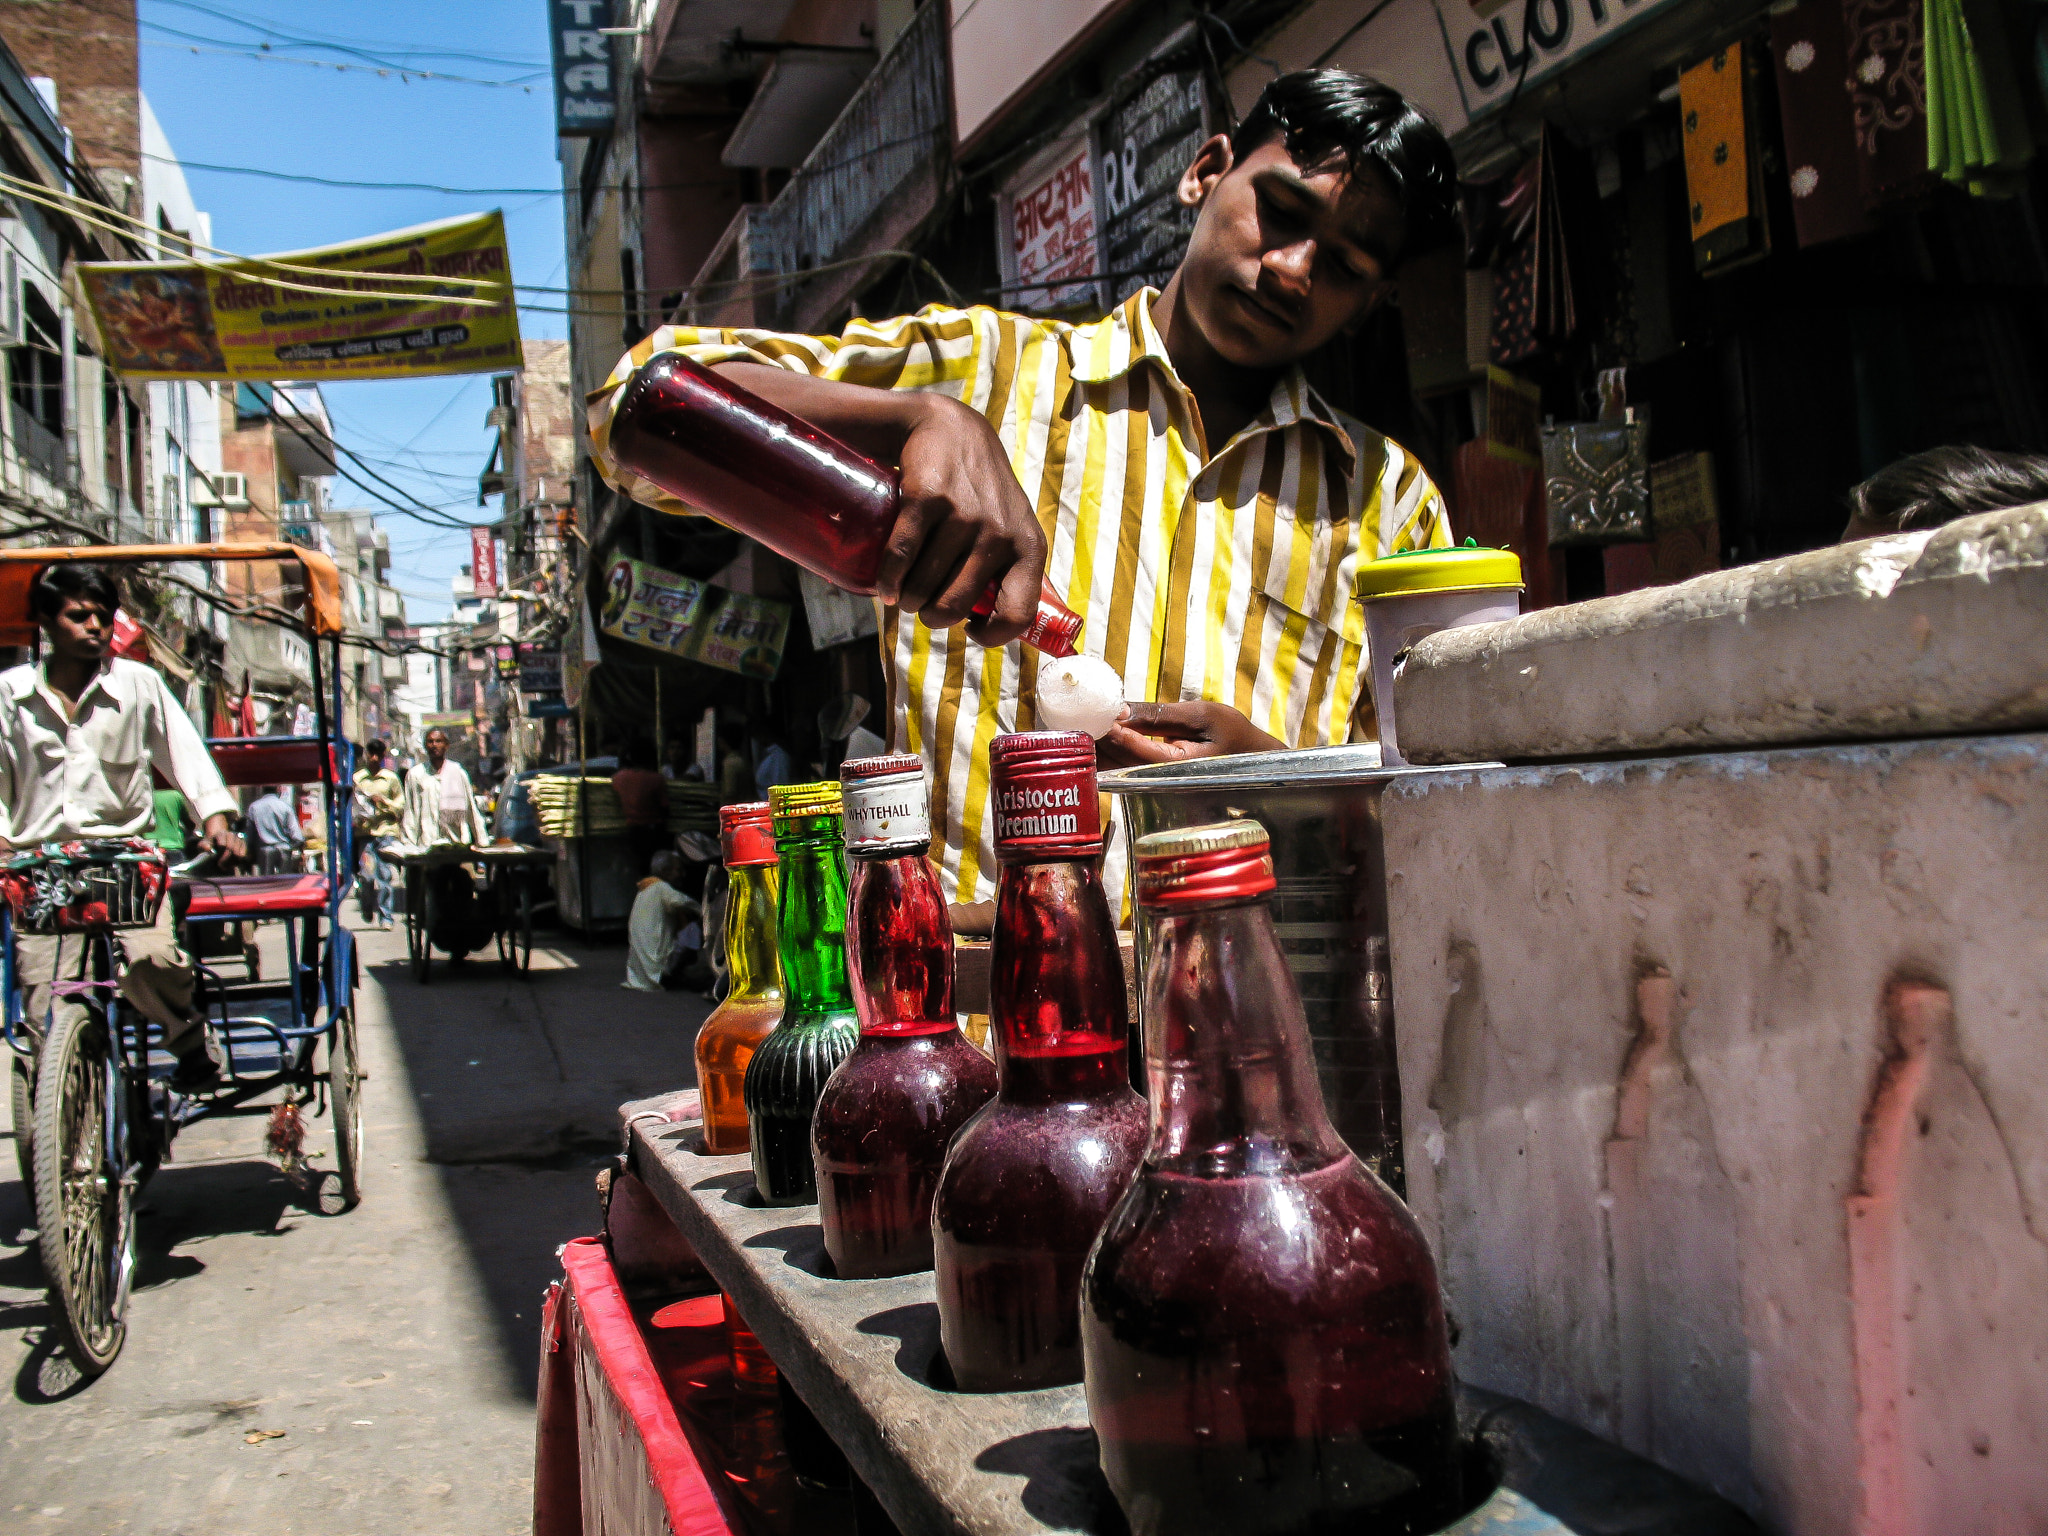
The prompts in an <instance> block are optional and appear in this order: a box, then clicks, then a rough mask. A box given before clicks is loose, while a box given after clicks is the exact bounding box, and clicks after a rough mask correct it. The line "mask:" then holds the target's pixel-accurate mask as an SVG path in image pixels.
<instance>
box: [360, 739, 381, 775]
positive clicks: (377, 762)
mask: <svg viewBox="0 0 2048 1536" xmlns="http://www.w3.org/2000/svg"><path fill="white" fill-rule="evenodd" d="M386 750H387V749H386V748H385V745H384V743H383V741H382V740H381V739H377V740H373V741H371V743H370V744H369V745H368V746H366V747H364V748H363V766H364V767H365V768H367V769H369V770H370V772H372V773H381V772H383V771H384V753H385V751H386Z"/></svg>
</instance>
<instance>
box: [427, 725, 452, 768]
mask: <svg viewBox="0 0 2048 1536" xmlns="http://www.w3.org/2000/svg"><path fill="white" fill-rule="evenodd" d="M421 745H423V746H424V747H425V748H426V749H427V766H428V767H429V768H431V769H433V770H434V772H436V773H439V772H440V771H441V765H442V764H443V763H444V762H446V761H447V760H448V733H447V732H446V731H444V730H442V729H441V727H439V726H438V725H437V726H435V727H434V728H433V729H432V730H431V731H429V732H427V738H426V740H425V741H424V742H422V743H421Z"/></svg>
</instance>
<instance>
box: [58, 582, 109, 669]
mask: <svg viewBox="0 0 2048 1536" xmlns="http://www.w3.org/2000/svg"><path fill="white" fill-rule="evenodd" d="M43 632H44V633H45V634H46V635H48V636H49V638H50V649H51V650H53V651H55V652H56V653H57V654H58V655H59V656H62V657H63V658H65V659H66V660H67V661H91V662H99V661H104V660H106V657H107V647H108V645H110V644H111V643H112V641H113V636H114V616H113V614H112V613H110V612H109V611H108V610H107V607H106V605H105V604H104V603H96V602H94V601H93V600H92V599H91V598H89V597H67V598H65V599H64V601H63V603H62V605H60V606H59V607H58V609H57V611H56V612H55V613H54V614H52V615H51V616H50V617H49V618H47V619H45V620H44V621H43Z"/></svg>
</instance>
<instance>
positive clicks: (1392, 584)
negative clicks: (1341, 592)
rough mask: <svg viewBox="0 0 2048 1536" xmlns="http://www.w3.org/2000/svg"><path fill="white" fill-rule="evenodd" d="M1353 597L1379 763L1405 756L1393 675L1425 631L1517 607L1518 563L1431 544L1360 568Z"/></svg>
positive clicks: (1503, 615) (1494, 553)
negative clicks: (1358, 608)
mask: <svg viewBox="0 0 2048 1536" xmlns="http://www.w3.org/2000/svg"><path fill="white" fill-rule="evenodd" d="M1352 597H1353V598H1354V599H1355V600H1356V601H1358V602H1361V603H1363V604H1364V605H1365V634H1366V645H1367V647H1368V648H1369V650H1370V651H1371V654H1372V696H1373V703H1374V705H1375V706H1376V707H1377V708H1378V711H1379V722H1380V762H1381V763H1382V764H1384V765H1385V766H1387V767H1389V768H1395V767H1402V766H1404V765H1406V763H1407V761H1408V759H1407V758H1405V757H1403V756H1402V755H1401V745H1400V740H1399V738H1398V736H1397V735H1396V731H1395V722H1394V679H1395V678H1396V677H1397V676H1399V675H1400V671H1401V667H1402V665H1403V664H1404V663H1405V662H1406V661H1407V659H1408V652H1409V650H1410V648H1412V647H1413V646H1414V645H1415V643H1416V642H1417V641H1419V640H1421V639H1423V638H1424V637H1425V636H1428V635H1433V634H1435V633H1436V632H1437V631H1438V630H1440V629H1458V628H1460V627H1462V626H1464V625H1467V624H1492V623H1495V622H1496V621H1498V620H1501V619H1513V618H1519V617H1520V616H1521V612H1522V562H1521V560H1520V558H1518V557H1517V556H1516V554H1515V552H1514V551H1513V550H1510V549H1484V548H1481V547H1480V546H1479V545H1478V544H1477V543H1475V542H1473V541H1472V540H1471V539H1467V540H1466V541H1465V542H1464V543H1463V544H1460V545H1454V546H1451V547H1439V548H1436V549H1411V550H1407V551H1405V552H1403V553H1401V554H1398V555H1388V556H1387V557H1386V558H1385V559H1383V560H1373V561H1369V562H1367V563H1366V564H1364V565H1361V566H1360V567H1359V568H1358V577H1357V580H1356V582H1355V583H1354V584H1353V587H1352Z"/></svg>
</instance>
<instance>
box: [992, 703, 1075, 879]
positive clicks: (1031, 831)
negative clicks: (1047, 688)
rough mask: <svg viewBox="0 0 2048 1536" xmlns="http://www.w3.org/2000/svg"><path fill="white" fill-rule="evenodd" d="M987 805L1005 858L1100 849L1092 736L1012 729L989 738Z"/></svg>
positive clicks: (1025, 859)
mask: <svg viewBox="0 0 2048 1536" xmlns="http://www.w3.org/2000/svg"><path fill="white" fill-rule="evenodd" d="M988 763H989V779H990V784H989V800H990V806H989V809H990V810H991V811H992V812H993V813H994V815H995V818H996V857H997V858H998V859H1001V860H1002V861H1003V862H1004V863H1006V864H1023V863H1030V862H1032V861H1033V860H1036V859H1084V858H1092V857H1093V856H1094V855H1096V854H1098V853H1100V852H1102V801H1101V800H1100V799H1099V798H1098V797H1097V795H1096V792H1095V742H1094V740H1093V739H1092V738H1090V737H1088V736H1086V735H1083V734H1082V733H1081V732H1079V731H1013V732H1011V733H1009V734H1008V735H1004V736H998V737H997V738H996V739H995V740H994V741H992V742H990V743H989V748H988Z"/></svg>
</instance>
